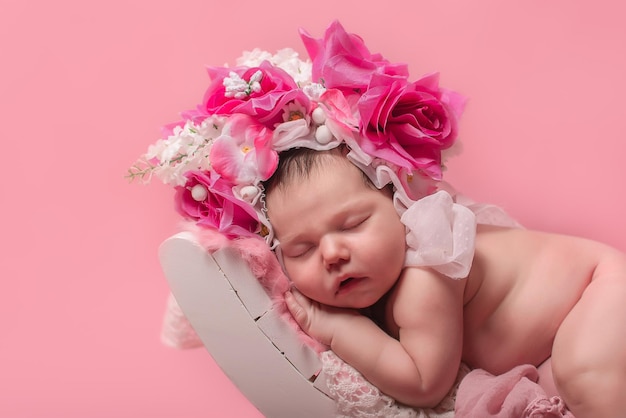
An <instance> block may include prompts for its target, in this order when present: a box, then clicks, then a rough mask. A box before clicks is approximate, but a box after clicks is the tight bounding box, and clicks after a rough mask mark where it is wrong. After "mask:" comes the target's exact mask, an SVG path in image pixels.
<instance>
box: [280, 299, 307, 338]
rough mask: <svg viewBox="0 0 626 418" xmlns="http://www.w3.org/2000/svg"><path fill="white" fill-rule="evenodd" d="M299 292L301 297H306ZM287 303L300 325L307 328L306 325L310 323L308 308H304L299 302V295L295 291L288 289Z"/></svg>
mask: <svg viewBox="0 0 626 418" xmlns="http://www.w3.org/2000/svg"><path fill="white" fill-rule="evenodd" d="M298 294H299V295H300V297H304V296H302V294H300V293H299V292H298ZM285 304H286V305H287V309H288V310H289V312H290V313H291V316H293V318H294V319H295V320H296V322H297V323H298V325H300V327H301V328H302V329H304V330H306V326H307V324H308V315H307V312H306V309H304V307H303V306H302V305H301V304H300V303H299V301H298V300H297V296H296V295H295V294H294V293H293V292H290V291H287V292H286V293H285Z"/></svg>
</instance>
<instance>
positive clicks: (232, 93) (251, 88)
mask: <svg viewBox="0 0 626 418" xmlns="http://www.w3.org/2000/svg"><path fill="white" fill-rule="evenodd" d="M262 78H263V73H262V72H261V70H258V71H256V72H255V73H254V74H252V77H250V81H246V80H244V79H243V78H241V77H240V76H239V74H237V73H236V72H234V71H231V72H230V73H228V77H225V78H224V81H223V83H224V87H226V92H225V93H224V96H226V97H234V98H235V99H239V100H243V99H245V98H246V97H247V96H249V95H250V94H252V93H253V92H254V93H258V92H259V91H261V83H260V81H261V79H262Z"/></svg>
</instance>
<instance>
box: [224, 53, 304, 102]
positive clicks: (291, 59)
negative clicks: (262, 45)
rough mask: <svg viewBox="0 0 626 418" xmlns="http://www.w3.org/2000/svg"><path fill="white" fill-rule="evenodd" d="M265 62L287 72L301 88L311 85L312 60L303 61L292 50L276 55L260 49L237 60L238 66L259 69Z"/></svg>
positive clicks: (244, 54)
mask: <svg viewBox="0 0 626 418" xmlns="http://www.w3.org/2000/svg"><path fill="white" fill-rule="evenodd" d="M263 61H269V63H270V64H272V65H274V66H276V67H278V68H280V69H281V70H283V71H285V72H286V73H287V74H289V75H290V76H291V78H293V79H294V81H295V82H296V83H297V84H298V85H299V86H301V87H302V86H305V85H307V84H309V83H311V72H312V69H313V64H312V63H311V61H310V60H306V61H302V60H301V59H300V58H299V55H298V53H297V52H296V51H295V50H293V49H291V48H283V49H280V50H278V51H277V52H276V54H274V55H272V54H271V53H269V52H267V51H263V50H261V49H259V48H255V49H253V50H252V51H245V52H244V53H243V54H242V56H241V57H239V58H238V59H237V65H244V66H246V67H258V66H259V65H261V63H262V62H263ZM229 97H231V96H229ZM234 97H236V96H234Z"/></svg>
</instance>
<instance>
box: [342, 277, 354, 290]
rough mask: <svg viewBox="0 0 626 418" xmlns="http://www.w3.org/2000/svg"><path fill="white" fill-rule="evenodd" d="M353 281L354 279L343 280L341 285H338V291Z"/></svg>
mask: <svg viewBox="0 0 626 418" xmlns="http://www.w3.org/2000/svg"><path fill="white" fill-rule="evenodd" d="M352 281H354V277H348V278H346V279H343V280H342V281H341V283H339V289H341V288H342V287H345V286H346V285H348V284H350V282H352Z"/></svg>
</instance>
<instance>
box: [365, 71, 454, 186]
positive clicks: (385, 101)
mask: <svg viewBox="0 0 626 418" xmlns="http://www.w3.org/2000/svg"><path fill="white" fill-rule="evenodd" d="M438 81H439V80H438V75H437V74H432V75H429V76H426V77H424V78H422V79H420V80H418V81H416V82H413V83H409V82H407V81H406V80H404V79H402V78H399V77H392V76H387V75H375V76H374V77H372V81H371V84H370V88H369V89H368V90H367V91H366V92H365V93H364V94H363V96H362V97H361V98H360V100H359V103H358V108H359V112H360V116H361V123H362V125H361V135H362V139H361V141H360V145H361V147H362V148H363V151H365V152H366V153H368V154H370V155H372V156H374V157H380V158H382V159H384V160H386V161H389V162H391V163H393V164H396V165H398V166H400V167H405V168H407V169H409V170H414V169H416V170H420V171H422V172H423V173H424V174H426V175H427V176H429V177H431V178H433V179H435V180H440V179H441V151H442V150H443V149H446V148H448V147H450V146H451V145H452V144H453V143H454V140H455V139H456V136H457V119H458V117H459V116H460V113H461V111H462V109H463V102H464V101H463V98H462V97H461V96H460V95H458V94H456V93H453V92H449V91H445V90H442V89H440V88H439V86H438Z"/></svg>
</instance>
